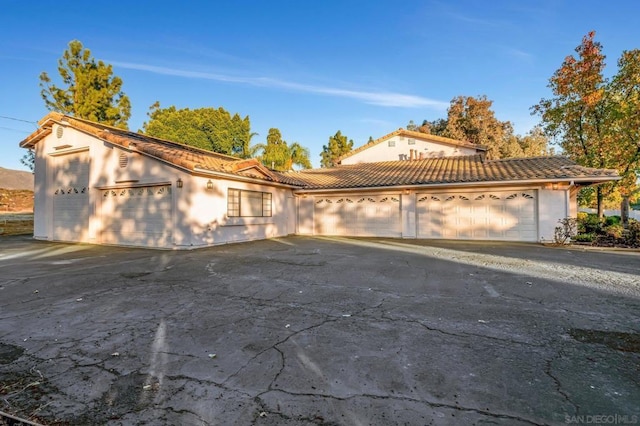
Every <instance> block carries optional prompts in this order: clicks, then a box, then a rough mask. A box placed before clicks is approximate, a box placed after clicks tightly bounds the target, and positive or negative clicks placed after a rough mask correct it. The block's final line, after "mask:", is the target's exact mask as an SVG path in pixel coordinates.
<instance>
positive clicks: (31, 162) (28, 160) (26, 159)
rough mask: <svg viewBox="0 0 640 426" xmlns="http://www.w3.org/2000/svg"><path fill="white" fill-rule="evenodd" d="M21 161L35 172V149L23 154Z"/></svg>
mask: <svg viewBox="0 0 640 426" xmlns="http://www.w3.org/2000/svg"><path fill="white" fill-rule="evenodd" d="M20 162H21V163H22V164H23V165H25V166H27V167H28V168H29V170H31V171H32V172H33V170H34V169H35V163H36V154H35V153H34V152H33V149H30V150H28V151H27V153H26V154H25V155H23V156H22V158H21V159H20Z"/></svg>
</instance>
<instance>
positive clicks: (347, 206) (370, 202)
mask: <svg viewBox="0 0 640 426" xmlns="http://www.w3.org/2000/svg"><path fill="white" fill-rule="evenodd" d="M314 233H315V234H316V235H341V236H380V237H399V236H400V235H401V220H400V197H399V196H398V195H386V196H371V195H353V196H351V195H350V196H325V197H316V199H315V203H314Z"/></svg>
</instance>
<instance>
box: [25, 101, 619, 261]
mask: <svg viewBox="0 0 640 426" xmlns="http://www.w3.org/2000/svg"><path fill="white" fill-rule="evenodd" d="M39 125H40V128H39V129H38V130H37V131H36V132H34V133H33V134H31V135H30V136H28V137H27V138H26V139H25V140H23V141H22V142H21V143H20V145H21V146H22V147H24V148H30V149H33V150H34V151H35V217H34V237H35V238H37V239H42V240H51V241H71V242H87V243H95V244H114V245H131V246H142V247H157V248H167V249H189V248H196V247H205V246H210V245H215V244H224V243H229V242H234V241H247V240H255V239H263V238H271V237H279V236H285V235H289V234H301V235H344V236H380V237H397V238H452V239H475V240H510V241H532V242H534V241H549V240H552V239H553V232H554V229H555V227H556V226H557V222H558V220H559V219H562V218H565V217H567V216H576V213H577V202H576V194H577V191H578V188H579V187H580V186H584V185H593V184H598V183H601V182H607V181H611V180H616V179H619V176H618V174H617V172H616V171H615V170H605V169H591V168H585V167H582V166H579V165H576V164H575V163H573V162H571V161H569V160H567V159H565V158H561V157H539V158H521V159H508V160H493V161H490V160H486V159H485V155H484V151H485V149H484V148H483V147H478V146H474V145H470V144H467V143H464V142H459V141H454V140H452V139H447V138H440V137H437V136H431V135H422V134H416V132H408V131H406V130H403V129H401V130H398V131H396V132H393V133H390V134H389V135H387V136H385V137H383V138H380V139H378V140H377V141H373V142H371V143H369V144H367V145H365V146H364V147H361V148H358V149H356V150H354V151H353V152H352V153H351V154H349V155H347V156H345V157H344V158H343V159H342V164H341V165H340V166H338V167H334V168H328V169H312V170H304V171H292V172H287V173H280V172H275V171H272V170H269V169H267V168H266V167H264V166H263V165H262V164H260V163H259V162H258V161H257V160H255V159H250V160H245V159H239V158H236V157H231V156H227V155H222V154H218V153H213V152H209V151H205V150H201V149H198V148H195V147H191V146H187V145H184V144H180V143H176V142H171V141H165V140H160V139H157V138H152V137H149V136H146V135H141V134H138V133H134V132H129V131H125V130H122V129H118V128H115V127H111V126H106V125H103V124H98V123H94V122H91V121H87V120H82V119H78V118H74V117H70V116H65V115H62V114H59V113H50V114H48V115H47V116H45V117H44V118H43V119H42V120H41V121H40V122H39ZM411 139H413V141H410V140H411ZM392 140H393V141H395V143H393V144H391V143H389V141H392ZM412 147H413V148H412ZM403 150H404V151H403ZM385 153H386V154H385Z"/></svg>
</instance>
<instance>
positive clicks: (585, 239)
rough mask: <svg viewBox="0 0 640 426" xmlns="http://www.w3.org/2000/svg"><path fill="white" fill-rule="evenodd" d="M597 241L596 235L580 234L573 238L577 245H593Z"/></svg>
mask: <svg viewBox="0 0 640 426" xmlns="http://www.w3.org/2000/svg"><path fill="white" fill-rule="evenodd" d="M595 239H596V235H595V234H578V235H576V236H575V237H573V241H575V242H577V243H592V242H593V241H594V240H595Z"/></svg>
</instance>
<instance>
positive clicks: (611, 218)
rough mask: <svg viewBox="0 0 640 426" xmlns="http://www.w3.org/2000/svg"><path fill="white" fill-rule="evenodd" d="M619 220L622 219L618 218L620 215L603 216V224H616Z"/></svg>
mask: <svg viewBox="0 0 640 426" xmlns="http://www.w3.org/2000/svg"><path fill="white" fill-rule="evenodd" d="M621 222H622V219H621V218H620V216H607V217H605V218H604V225H605V226H611V225H618V224H619V223H621Z"/></svg>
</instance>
